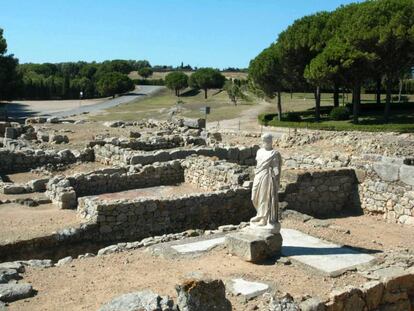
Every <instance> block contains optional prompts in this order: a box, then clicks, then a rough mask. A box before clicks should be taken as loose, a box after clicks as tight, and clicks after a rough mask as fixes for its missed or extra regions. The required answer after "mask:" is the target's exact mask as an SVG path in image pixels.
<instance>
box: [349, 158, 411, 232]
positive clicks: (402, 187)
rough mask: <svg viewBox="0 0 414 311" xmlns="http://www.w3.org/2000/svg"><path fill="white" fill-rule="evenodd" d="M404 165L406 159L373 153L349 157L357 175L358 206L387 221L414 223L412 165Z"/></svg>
mask: <svg viewBox="0 0 414 311" xmlns="http://www.w3.org/2000/svg"><path fill="white" fill-rule="evenodd" d="M406 163H407V164H406ZM408 164H411V161H410V160H409V159H404V158H392V157H386V156H380V155H375V154H365V155H362V156H360V157H353V159H352V163H351V165H352V166H354V167H356V168H357V169H358V172H359V174H360V175H361V184H360V186H359V194H360V199H361V207H362V208H363V209H364V210H365V211H367V212H369V213H376V214H383V215H384V217H385V218H386V219H388V220H390V221H394V222H395V221H396V222H399V223H403V224H410V225H414V166H412V165H408Z"/></svg>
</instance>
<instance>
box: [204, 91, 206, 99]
mask: <svg viewBox="0 0 414 311" xmlns="http://www.w3.org/2000/svg"><path fill="white" fill-rule="evenodd" d="M204 99H207V89H204Z"/></svg>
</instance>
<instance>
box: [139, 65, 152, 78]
mask: <svg viewBox="0 0 414 311" xmlns="http://www.w3.org/2000/svg"><path fill="white" fill-rule="evenodd" d="M138 73H139V75H140V76H141V77H143V78H145V79H146V78H148V77H150V76H152V74H153V71H152V69H151V68H150V67H142V68H140V69H138Z"/></svg>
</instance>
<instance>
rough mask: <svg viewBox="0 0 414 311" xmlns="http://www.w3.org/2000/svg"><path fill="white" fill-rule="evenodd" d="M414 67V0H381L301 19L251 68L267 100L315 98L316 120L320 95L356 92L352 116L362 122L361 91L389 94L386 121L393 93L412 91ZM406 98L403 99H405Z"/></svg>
mask: <svg viewBox="0 0 414 311" xmlns="http://www.w3.org/2000/svg"><path fill="white" fill-rule="evenodd" d="M413 66H414V0H376V1H366V2H362V3H353V4H350V5H346V6H341V7H339V8H338V9H336V10H335V11H333V12H319V13H316V14H313V15H309V16H305V17H303V18H301V19H298V20H296V21H295V22H294V23H293V24H292V25H290V26H289V27H288V28H287V29H286V30H285V31H283V32H282V33H280V35H279V37H278V38H277V40H276V42H275V43H273V44H271V45H270V47H268V48H266V49H265V50H263V51H262V52H261V53H260V54H259V55H258V56H257V57H256V58H255V59H253V60H252V61H251V63H250V66H249V76H250V79H251V81H252V84H253V86H254V87H255V88H256V89H257V90H258V91H259V92H261V93H262V94H263V95H264V96H267V97H270V98H274V97H277V98H278V101H277V102H278V115H279V119H280V117H281V110H282V103H281V96H280V92H281V91H285V90H290V91H305V90H306V91H309V90H312V91H313V92H314V94H315V119H316V120H319V119H320V113H321V109H320V98H321V95H320V94H321V92H322V91H325V90H329V91H330V92H333V93H334V96H333V105H334V106H335V107H337V106H339V95H340V93H341V92H342V91H348V90H349V91H351V92H352V93H353V96H352V98H353V103H352V106H353V107H352V110H353V111H352V115H353V119H354V122H355V123H357V122H358V116H359V114H360V104H361V100H360V98H361V96H360V94H361V90H362V89H363V88H365V89H367V90H368V91H369V92H373V93H376V94H377V96H376V97H377V104H381V97H380V95H381V93H385V94H386V102H385V108H384V120H385V121H388V119H389V116H390V112H391V101H392V93H393V91H395V90H398V92H399V93H400V94H401V92H402V89H403V88H405V90H406V91H408V92H412V91H413V89H414V85H413V82H412V80H411V81H410V79H412V73H413ZM400 97H401V96H400Z"/></svg>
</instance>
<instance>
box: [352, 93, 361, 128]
mask: <svg viewBox="0 0 414 311" xmlns="http://www.w3.org/2000/svg"><path fill="white" fill-rule="evenodd" d="M352 103H353V112H352V114H353V118H354V123H355V124H358V123H359V110H360V106H361V86H360V85H357V86H355V87H354V88H353V90H352Z"/></svg>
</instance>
